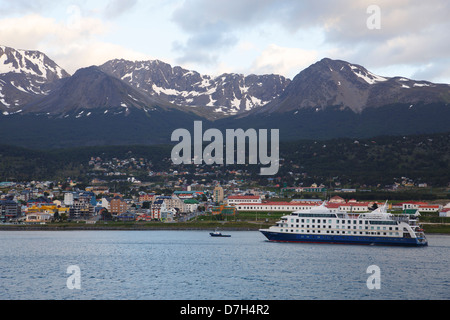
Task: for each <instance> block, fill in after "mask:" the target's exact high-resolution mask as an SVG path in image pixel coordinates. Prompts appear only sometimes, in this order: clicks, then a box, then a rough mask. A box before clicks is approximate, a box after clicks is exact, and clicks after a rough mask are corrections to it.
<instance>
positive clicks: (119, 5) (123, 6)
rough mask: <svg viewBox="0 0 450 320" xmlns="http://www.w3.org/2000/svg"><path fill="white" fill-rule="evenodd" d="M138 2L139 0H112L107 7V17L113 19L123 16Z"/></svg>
mask: <svg viewBox="0 0 450 320" xmlns="http://www.w3.org/2000/svg"><path fill="white" fill-rule="evenodd" d="M136 3H137V0H110V1H109V2H108V5H107V6H106V9H105V13H104V15H105V17H106V18H109V19H112V18H117V17H118V16H121V15H122V14H124V13H125V12H127V11H129V10H131V9H132V8H133V7H134V6H135V5H136Z"/></svg>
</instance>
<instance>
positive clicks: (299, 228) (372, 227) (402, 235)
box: [259, 201, 428, 246]
mask: <svg viewBox="0 0 450 320" xmlns="http://www.w3.org/2000/svg"><path fill="white" fill-rule="evenodd" d="M259 231H260V232H261V233H262V234H264V236H266V238H267V239H268V240H269V241H274V242H313V243H338V244H360V245H394V246H426V245H428V241H427V239H426V237H425V234H424V231H423V229H422V228H421V227H420V226H419V224H418V219H417V217H416V216H410V215H393V214H390V213H388V212H387V202H386V203H385V204H384V205H383V206H380V207H379V208H377V209H376V210H374V211H371V212H366V213H360V214H358V213H356V214H355V213H347V212H343V211H338V212H333V211H331V210H330V209H329V208H327V207H326V202H325V201H324V202H323V203H322V204H321V205H320V206H316V207H313V208H311V209H308V210H299V211H295V212H292V213H291V214H289V215H286V216H283V217H282V218H281V220H280V221H278V222H277V223H276V225H275V226H272V227H270V228H269V229H260V230H259Z"/></svg>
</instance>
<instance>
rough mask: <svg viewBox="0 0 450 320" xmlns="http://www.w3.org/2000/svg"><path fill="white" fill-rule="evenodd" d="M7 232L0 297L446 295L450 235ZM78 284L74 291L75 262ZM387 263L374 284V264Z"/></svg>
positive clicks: (449, 290) (1, 236) (1, 245)
mask: <svg viewBox="0 0 450 320" xmlns="http://www.w3.org/2000/svg"><path fill="white" fill-rule="evenodd" d="M227 233H229V234H231V235H232V237H231V238H211V237H209V234H208V232H206V231H74V232H68V231H64V232H57V231H49V232H47V231H36V232H33V231H26V232H21V231H18V232H14V231H10V232H0V252H1V256H0V299H1V300H9V299H14V300H23V299H27V300H80V299H83V300H85V299H87V300H96V299H98V300H100V299H101V300H144V299H145V300H306V299H308V300H309V299H325V300H331V299H332V300H343V299H345V300H361V299H363V300H376V299H389V300H390V299H392V300H399V299H401V300H406V299H420V300H429V299H433V300H447V299H448V298H449V297H450V269H449V265H450V236H437V235H430V236H428V240H429V246H428V247H424V248H403V247H374V246H349V245H327V244H289V243H269V242H267V241H265V238H264V236H263V235H262V234H260V233H259V232H227ZM72 265H76V266H78V267H79V268H80V279H81V289H79V290H77V289H74V290H70V289H69V288H68V286H67V279H68V278H69V277H70V276H71V274H69V273H67V268H68V267H69V266H72ZM371 265H377V266H378V267H379V268H380V272H381V273H380V284H381V288H380V289H378V290H377V289H374V290H369V289H368V287H367V284H366V282H367V279H368V278H369V276H371V274H368V273H367V268H368V267H369V266H371Z"/></svg>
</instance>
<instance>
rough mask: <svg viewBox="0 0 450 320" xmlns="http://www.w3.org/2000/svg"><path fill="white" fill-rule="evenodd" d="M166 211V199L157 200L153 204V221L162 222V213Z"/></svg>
mask: <svg viewBox="0 0 450 320" xmlns="http://www.w3.org/2000/svg"><path fill="white" fill-rule="evenodd" d="M165 211H167V206H166V202H165V201H164V199H157V200H155V202H153V204H152V207H151V209H150V214H151V216H152V219H154V220H161V213H162V212H165Z"/></svg>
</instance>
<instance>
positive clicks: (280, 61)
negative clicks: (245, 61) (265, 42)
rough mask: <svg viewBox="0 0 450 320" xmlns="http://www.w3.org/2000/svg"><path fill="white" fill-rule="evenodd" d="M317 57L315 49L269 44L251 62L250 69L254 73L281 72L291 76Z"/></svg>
mask: <svg viewBox="0 0 450 320" xmlns="http://www.w3.org/2000/svg"><path fill="white" fill-rule="evenodd" d="M318 59H319V56H318V53H317V52H316V51H312V50H303V49H299V48H285V47H280V46H277V45H275V44H271V45H269V46H268V47H267V48H266V49H265V50H264V51H263V52H262V53H261V55H260V56H259V57H258V58H257V59H256V60H255V61H254V62H253V65H252V67H251V70H252V72H253V73H256V74H281V75H287V76H289V77H290V78H293V77H294V76H295V75H297V74H298V73H299V72H300V71H301V70H303V69H305V68H307V67H308V66H310V65H311V64H313V63H315V62H316V61H317V60H318Z"/></svg>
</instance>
